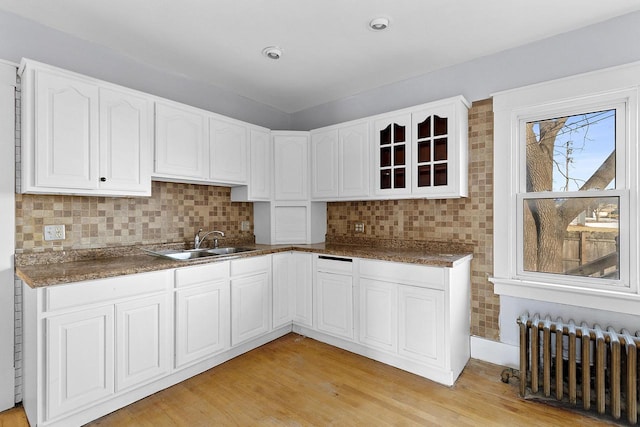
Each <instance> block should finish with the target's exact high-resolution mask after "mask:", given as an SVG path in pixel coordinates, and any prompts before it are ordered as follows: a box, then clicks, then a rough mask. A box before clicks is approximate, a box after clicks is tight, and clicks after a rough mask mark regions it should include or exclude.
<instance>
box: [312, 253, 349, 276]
mask: <svg viewBox="0 0 640 427" xmlns="http://www.w3.org/2000/svg"><path fill="white" fill-rule="evenodd" d="M316 269H317V270H318V271H327V272H330V273H342V274H351V273H353V260H352V259H351V258H342V257H334V256H330V255H318V263H317V268H316Z"/></svg>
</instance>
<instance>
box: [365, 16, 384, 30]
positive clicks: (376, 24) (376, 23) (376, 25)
mask: <svg viewBox="0 0 640 427" xmlns="http://www.w3.org/2000/svg"><path fill="white" fill-rule="evenodd" d="M388 26H389V19H388V18H383V17H379V18H374V19H372V20H371V22H369V28H371V29H372V30H374V31H382V30H385V29H386V28H387V27H388Z"/></svg>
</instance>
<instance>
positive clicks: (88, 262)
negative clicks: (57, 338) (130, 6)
mask: <svg viewBox="0 0 640 427" xmlns="http://www.w3.org/2000/svg"><path fill="white" fill-rule="evenodd" d="M174 246H175V245H174ZM242 246H243V247H250V248H252V249H254V250H252V251H250V252H243V253H239V254H234V255H229V256H220V257H208V258H199V259H194V260H189V261H175V260H170V259H165V258H159V257H154V256H150V255H147V254H146V253H144V252H143V250H142V249H141V248H142V247H125V248H109V249H103V250H100V249H94V250H84V251H82V250H78V251H59V252H50V253H39V254H16V274H17V275H18V277H19V278H20V279H22V280H23V281H24V282H25V283H26V284H27V285H29V286H30V287H32V288H40V287H46V286H53V285H60V284H65V283H72V282H80V281H83V280H94V279H104V278H107V277H115V276H121V275H125V274H135V273H144V272H149V271H158V270H165V269H171V268H179V267H187V266H192V265H200V264H208V263H212V262H221V261H226V260H229V259H238V258H247V257H252V256H258V255H266V254H272V253H277V252H285V251H291V250H296V251H303V252H312V253H319V254H324V255H333V256H344V257H356V258H369V259H376V260H383V261H395V262H405V263H413V264H422V265H430V266H436V267H453V266H455V265H456V264H457V263H460V262H463V261H464V260H466V259H470V258H471V257H472V254H471V251H467V252H465V251H461V250H460V248H458V247H451V248H447V247H442V246H436V247H431V248H407V247H393V245H392V246H388V247H372V246H371V245H351V244H340V243H319V244H312V245H242ZM146 248H148V247H146ZM442 249H455V251H454V250H452V251H451V252H454V253H444V252H442V251H441V250H442Z"/></svg>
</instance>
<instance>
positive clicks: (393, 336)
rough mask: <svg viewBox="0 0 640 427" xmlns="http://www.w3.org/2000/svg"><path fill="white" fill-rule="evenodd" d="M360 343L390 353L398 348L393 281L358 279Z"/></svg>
mask: <svg viewBox="0 0 640 427" xmlns="http://www.w3.org/2000/svg"><path fill="white" fill-rule="evenodd" d="M360 342H361V343H363V344H365V345H368V346H371V347H375V348H379V349H381V350H386V351H392V352H395V351H396V349H397V348H398V289H397V286H396V285H395V284H392V283H387V282H381V281H378V280H372V279H360Z"/></svg>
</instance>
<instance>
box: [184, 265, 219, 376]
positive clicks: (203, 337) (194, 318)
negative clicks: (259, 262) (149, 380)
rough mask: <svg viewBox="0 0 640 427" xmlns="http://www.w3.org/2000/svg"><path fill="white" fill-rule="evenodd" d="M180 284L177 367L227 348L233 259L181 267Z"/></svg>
mask: <svg viewBox="0 0 640 427" xmlns="http://www.w3.org/2000/svg"><path fill="white" fill-rule="evenodd" d="M176 288H177V290H176V340H175V342H176V360H175V367H176V368H181V367H184V366H186V365H189V364H191V363H193V362H195V361H198V360H201V359H203V358H206V357H209V356H212V355H214V354H217V353H220V352H222V351H224V350H227V349H228V348H229V347H230V345H231V344H230V318H229V316H230V314H229V313H230V311H229V303H230V296H229V262H227V261H225V262H221V263H215V264H207V265H203V266H195V267H187V268H181V269H178V270H177V271H176Z"/></svg>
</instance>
